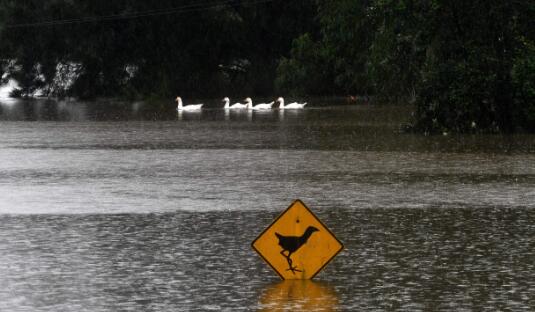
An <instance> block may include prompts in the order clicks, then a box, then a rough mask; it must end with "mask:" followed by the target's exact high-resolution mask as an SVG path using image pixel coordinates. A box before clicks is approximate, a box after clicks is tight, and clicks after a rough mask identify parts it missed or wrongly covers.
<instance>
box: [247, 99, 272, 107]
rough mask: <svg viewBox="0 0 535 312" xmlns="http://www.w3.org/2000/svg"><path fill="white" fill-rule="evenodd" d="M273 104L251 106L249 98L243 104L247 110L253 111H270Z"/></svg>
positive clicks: (251, 102) (251, 101)
mask: <svg viewBox="0 0 535 312" xmlns="http://www.w3.org/2000/svg"><path fill="white" fill-rule="evenodd" d="M274 103H275V102H271V103H260V104H256V105H255V106H253V100H251V98H250V97H248V98H246V99H245V104H246V105H247V109H253V110H266V109H271V107H272V106H273V104H274Z"/></svg>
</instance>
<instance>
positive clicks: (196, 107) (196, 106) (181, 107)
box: [175, 96, 204, 111]
mask: <svg viewBox="0 0 535 312" xmlns="http://www.w3.org/2000/svg"><path fill="white" fill-rule="evenodd" d="M175 101H177V102H178V106H177V107H176V110H177V111H198V110H201V108H202V106H203V105H204V104H190V105H182V98H181V97H180V96H177V97H176V100H175Z"/></svg>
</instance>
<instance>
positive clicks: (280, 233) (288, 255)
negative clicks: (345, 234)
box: [252, 200, 344, 279]
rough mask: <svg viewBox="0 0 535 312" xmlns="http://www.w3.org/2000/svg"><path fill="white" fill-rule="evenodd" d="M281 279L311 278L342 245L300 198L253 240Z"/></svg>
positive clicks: (257, 250) (260, 253)
mask: <svg viewBox="0 0 535 312" xmlns="http://www.w3.org/2000/svg"><path fill="white" fill-rule="evenodd" d="M252 247H253V249H254V250H255V251H256V252H257V253H258V254H259V255H260V256H261V257H262V259H264V261H266V262H267V263H268V264H269V265H270V266H271V268H272V269H273V270H274V271H275V272H276V273H277V274H278V275H279V276H280V277H281V278H282V279H311V278H313V277H314V276H315V275H316V274H318V273H319V271H321V269H323V268H324V267H325V266H326V265H327V264H328V263H329V261H331V260H332V259H333V258H334V257H335V256H336V255H337V254H338V253H339V252H340V251H341V250H342V249H343V248H344V246H343V245H342V243H341V242H340V241H339V240H338V239H337V238H336V237H335V236H334V234H333V233H332V232H331V231H330V230H329V229H328V228H327V227H326V226H325V225H324V224H323V223H322V222H321V221H320V219H318V217H316V216H315V215H314V214H313V213H312V211H311V210H310V209H309V208H308V207H307V206H305V204H304V203H303V202H302V201H300V200H296V201H294V202H293V203H292V204H291V205H290V207H288V208H287V209H286V210H285V211H284V212H283V213H281V214H280V215H279V216H278V217H277V218H276V219H275V221H273V223H271V225H270V226H268V227H267V228H266V229H265V230H264V231H263V232H262V233H261V234H260V235H259V236H258V237H257V238H256V239H255V240H254V241H253V243H252Z"/></svg>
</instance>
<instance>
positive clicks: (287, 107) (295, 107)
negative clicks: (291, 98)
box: [277, 97, 307, 109]
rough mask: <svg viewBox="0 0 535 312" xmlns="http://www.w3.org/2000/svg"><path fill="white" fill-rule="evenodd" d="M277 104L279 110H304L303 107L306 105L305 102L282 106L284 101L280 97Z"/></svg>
mask: <svg viewBox="0 0 535 312" xmlns="http://www.w3.org/2000/svg"><path fill="white" fill-rule="evenodd" d="M277 102H278V103H279V109H301V108H305V105H307V102H305V103H297V102H293V103H288V104H286V105H284V99H283V98H282V97H280V98H278V99H277Z"/></svg>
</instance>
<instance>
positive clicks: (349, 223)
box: [0, 100, 535, 312]
mask: <svg viewBox="0 0 535 312" xmlns="http://www.w3.org/2000/svg"><path fill="white" fill-rule="evenodd" d="M326 104H327V103H326V102H325V101H321V100H317V101H315V102H312V103H311V104H310V107H309V108H307V109H305V110H302V111H285V112H283V113H282V112H279V111H278V110H274V111H272V112H265V113H261V112H252V113H248V112H232V111H231V112H228V113H226V112H225V111H224V110H222V109H217V108H215V105H216V104H215V103H210V105H208V109H206V110H204V111H202V112H201V113H187V112H184V113H182V114H178V113H177V112H176V111H174V104H173V103H170V104H157V105H155V104H147V103H141V102H138V103H120V102H113V101H99V102H93V103H84V102H68V101H67V102H53V101H31V102H19V101H4V102H0V225H1V227H0V285H2V287H0V311H13V312H17V311H195V310H198V311H207V310H224V311H300V310H302V311H504V310H511V311H532V310H533V309H534V307H535V297H534V296H533V293H535V262H534V261H533V259H534V258H535V209H534V208H535V136H531V135H513V136H497V135H496V136H493V135H465V136H457V135H445V136H421V135H415V134H406V133H402V132H401V131H400V128H401V127H400V125H402V124H403V123H406V122H409V121H410V120H411V119H410V118H411V114H410V108H408V107H403V106H379V105H367V104H360V105H335V106H327V105H326ZM296 198H300V199H302V200H303V201H304V202H305V203H306V204H307V205H308V206H309V207H310V208H311V209H312V210H313V211H315V212H316V214H317V215H318V216H319V217H320V218H321V219H322V221H323V222H324V223H325V224H326V225H327V226H328V227H329V228H330V229H331V230H332V231H333V232H334V233H335V234H336V235H337V237H338V238H339V239H340V240H341V241H342V242H343V243H344V245H345V249H344V251H342V252H341V253H340V254H339V255H338V256H337V257H336V258H335V259H334V260H333V261H332V262H331V263H330V264H329V265H328V266H327V267H326V268H325V269H324V270H323V271H322V272H321V273H319V274H318V275H317V276H316V277H315V279H314V281H294V282H281V281H280V280H279V278H278V277H277V275H276V274H275V273H274V272H272V271H271V269H270V268H269V267H268V266H267V265H266V264H265V263H263V262H262V260H261V258H260V257H259V256H257V255H256V254H255V253H254V252H253V250H252V249H251V248H250V243H251V242H252V241H253V240H254V239H255V238H256V236H257V235H258V234H259V233H260V232H261V231H262V230H263V229H264V228H265V227H266V226H268V225H269V224H270V223H271V221H272V220H273V219H274V218H275V217H276V216H277V215H278V213H280V212H281V211H282V210H284V209H285V208H286V207H287V206H288V205H289V204H290V203H291V202H292V201H293V200H294V199H296Z"/></svg>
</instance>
